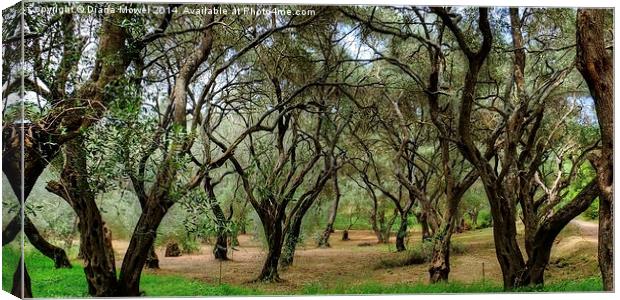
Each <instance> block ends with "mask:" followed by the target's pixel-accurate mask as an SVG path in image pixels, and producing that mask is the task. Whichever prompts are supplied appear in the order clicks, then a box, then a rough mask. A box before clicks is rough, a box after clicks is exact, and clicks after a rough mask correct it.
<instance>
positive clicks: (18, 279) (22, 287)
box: [11, 255, 32, 299]
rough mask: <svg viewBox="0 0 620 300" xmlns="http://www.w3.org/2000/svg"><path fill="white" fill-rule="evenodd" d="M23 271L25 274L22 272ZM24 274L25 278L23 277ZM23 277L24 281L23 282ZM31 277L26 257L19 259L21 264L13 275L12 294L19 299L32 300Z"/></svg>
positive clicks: (22, 256)
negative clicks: (26, 299) (25, 260)
mask: <svg viewBox="0 0 620 300" xmlns="http://www.w3.org/2000/svg"><path fill="white" fill-rule="evenodd" d="M22 271H23V272H22ZM22 274H23V276H22ZM22 277H23V279H24V280H23V281H22ZM30 286H31V284H30V275H29V274H28V270H27V269H26V264H24V255H21V256H20V257H19V263H18V264H17V268H16V269H15V273H14V274H13V287H12V288H11V294H12V295H13V296H15V297H18V298H22V299H24V298H32V290H31V289H30Z"/></svg>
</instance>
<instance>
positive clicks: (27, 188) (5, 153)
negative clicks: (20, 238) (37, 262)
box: [2, 124, 60, 296]
mask: <svg viewBox="0 0 620 300" xmlns="http://www.w3.org/2000/svg"><path fill="white" fill-rule="evenodd" d="M25 127H27V128H25ZM24 132H28V133H29V134H28V135H26V134H23V133H24ZM22 134H23V135H22ZM22 137H23V141H24V143H22ZM47 140H49V136H48V135H47V133H46V131H44V130H42V129H41V128H39V127H37V126H35V125H32V124H27V125H24V124H15V125H11V126H5V127H4V128H3V129H2V141H3V147H4V149H2V171H3V172H4V174H5V175H6V177H7V179H8V181H9V184H10V185H11V188H12V190H13V193H14V194H15V196H16V197H17V199H19V201H20V203H19V204H20V205H23V204H24V203H25V202H26V199H28V196H29V195H30V192H31V191H32V188H33V187H34V185H35V183H36V182H37V180H38V179H39V176H41V173H43V170H44V169H45V167H46V166H47V164H48V162H49V161H51V159H52V158H53V157H55V156H56V155H57V153H58V151H59V150H60V147H59V146H58V145H57V144H55V143H42V142H39V141H47ZM22 145H23V147H22ZM22 158H23V160H22ZM22 161H23V168H22ZM22 179H23V186H22ZM22 187H23V188H22ZM20 209H22V208H20ZM15 218H17V219H18V220H17V224H19V225H21V220H20V216H16V217H15ZM7 229H9V228H7ZM11 229H13V228H11ZM19 231H20V230H18V231H14V232H7V230H6V229H5V230H3V232H2V236H3V237H7V239H4V240H3V241H2V243H3V245H5V244H8V243H10V242H11V241H12V239H15V237H16V236H17V233H18V232H19ZM18 268H20V266H18ZM25 268H26V267H25V264H24V270H25ZM21 272H22V271H21V270H16V271H15V273H14V276H18V275H19V278H17V277H14V278H13V281H14V282H15V281H16V280H17V281H21V274H22V273H21ZM24 273H25V275H27V272H24ZM13 288H15V286H13ZM11 294H13V295H22V294H24V295H30V296H32V287H31V286H30V280H25V281H24V284H23V286H21V285H20V287H19V290H12V291H11Z"/></svg>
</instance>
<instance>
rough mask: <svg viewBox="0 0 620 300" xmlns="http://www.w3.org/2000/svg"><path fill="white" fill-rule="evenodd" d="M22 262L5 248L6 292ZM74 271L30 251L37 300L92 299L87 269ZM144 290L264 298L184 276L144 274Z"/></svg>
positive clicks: (29, 264) (14, 251)
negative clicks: (42, 299)
mask: <svg viewBox="0 0 620 300" xmlns="http://www.w3.org/2000/svg"><path fill="white" fill-rule="evenodd" d="M18 262H19V249H16V248H13V247H3V248H2V288H3V289H4V290H5V291H10V290H11V286H12V282H13V272H14V271H15V268H16V266H17V264H18ZM72 264H73V268H71V269H55V268H54V263H53V262H52V260H51V259H49V258H47V257H45V256H43V255H42V254H40V253H39V252H37V251H34V250H33V251H26V266H27V268H28V273H29V274H30V278H31V281H32V293H33V295H34V296H35V297H44V298H55V297H88V296H89V295H88V293H87V291H88V288H87V283H86V277H85V276H84V269H83V268H82V265H81V264H80V263H79V262H78V261H72ZM140 289H141V290H142V291H144V295H145V296H203V295H211V296H230V295H260V294H262V293H261V292H260V291H257V290H254V289H249V288H244V287H237V286H231V285H226V284H222V285H209V284H206V283H203V282H201V281H198V280H192V279H188V278H185V277H182V276H173V275H155V274H146V273H143V274H142V276H141V281H140Z"/></svg>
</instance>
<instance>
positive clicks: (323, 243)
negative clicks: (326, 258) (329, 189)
mask: <svg viewBox="0 0 620 300" xmlns="http://www.w3.org/2000/svg"><path fill="white" fill-rule="evenodd" d="M334 191H335V193H336V197H335V199H334V202H332V206H331V207H330V209H329V216H328V218H327V226H325V230H324V231H323V234H322V235H321V238H320V239H319V242H318V246H319V247H330V245H329V237H330V235H331V234H332V233H333V232H334V223H335V222H336V216H337V215H338V204H339V203H340V188H339V186H338V174H337V173H334Z"/></svg>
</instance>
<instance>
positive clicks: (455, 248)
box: [450, 241, 467, 254]
mask: <svg viewBox="0 0 620 300" xmlns="http://www.w3.org/2000/svg"><path fill="white" fill-rule="evenodd" d="M465 252H467V246H466V245H465V244H463V243H461V242H455V241H451V242H450V253H451V254H463V253H465Z"/></svg>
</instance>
